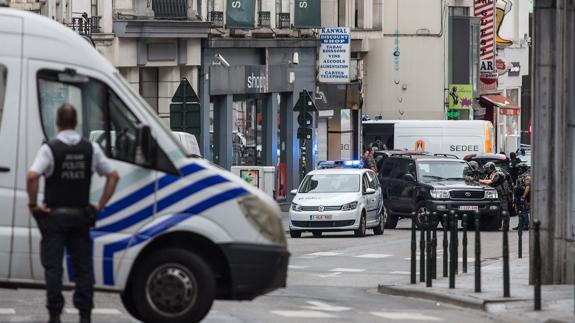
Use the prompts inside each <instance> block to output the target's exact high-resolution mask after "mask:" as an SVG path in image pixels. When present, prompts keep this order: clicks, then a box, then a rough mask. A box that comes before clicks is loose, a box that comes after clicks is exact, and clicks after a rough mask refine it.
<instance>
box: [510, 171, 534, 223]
mask: <svg viewBox="0 0 575 323" xmlns="http://www.w3.org/2000/svg"><path fill="white" fill-rule="evenodd" d="M519 174H520V175H519V177H518V178H517V186H516V189H515V199H516V205H517V210H518V212H519V223H518V224H517V226H516V227H515V228H513V230H518V229H519V227H523V230H529V212H530V210H531V198H530V197H531V173H530V171H529V167H527V166H523V165H519Z"/></svg>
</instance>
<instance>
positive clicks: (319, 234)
mask: <svg viewBox="0 0 575 323" xmlns="http://www.w3.org/2000/svg"><path fill="white" fill-rule="evenodd" d="M312 233H313V236H314V237H316V238H319V237H321V234H322V233H323V232H321V231H313V232H312Z"/></svg>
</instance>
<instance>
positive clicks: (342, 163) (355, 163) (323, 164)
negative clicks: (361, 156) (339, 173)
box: [317, 160, 363, 169]
mask: <svg viewBox="0 0 575 323" xmlns="http://www.w3.org/2000/svg"><path fill="white" fill-rule="evenodd" d="M362 167H363V161H361V160H325V161H320V162H318V163H317V168H318V169H327V168H362Z"/></svg>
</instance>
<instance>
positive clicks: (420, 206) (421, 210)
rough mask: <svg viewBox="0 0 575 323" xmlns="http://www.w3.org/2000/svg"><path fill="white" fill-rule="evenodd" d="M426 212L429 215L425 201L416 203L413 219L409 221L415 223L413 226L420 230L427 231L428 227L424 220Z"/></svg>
mask: <svg viewBox="0 0 575 323" xmlns="http://www.w3.org/2000/svg"><path fill="white" fill-rule="evenodd" d="M426 212H429V213H430V214H431V211H430V210H429V208H428V207H427V205H426V203H425V201H419V202H417V204H416V205H415V218H414V219H411V221H415V225H416V226H417V227H418V228H420V229H422V230H423V229H427V227H428V225H427V223H426V221H427V220H426V219H425V214H426ZM434 222H435V221H434ZM436 225H437V224H436Z"/></svg>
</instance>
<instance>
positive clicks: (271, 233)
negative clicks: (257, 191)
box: [238, 196, 287, 246]
mask: <svg viewBox="0 0 575 323" xmlns="http://www.w3.org/2000/svg"><path fill="white" fill-rule="evenodd" d="M238 204H239V206H240V209H241V211H242V213H243V214H244V216H245V217H246V219H247V220H248V222H249V223H250V224H251V225H252V226H253V227H254V228H256V229H257V230H258V232H259V233H260V234H261V235H262V236H263V237H264V238H266V239H267V240H269V241H271V242H274V243H277V244H280V245H282V246H286V245H287V242H286V237H285V233H284V227H283V224H282V220H281V218H280V216H279V214H278V213H277V211H276V210H274V208H272V207H271V206H270V205H268V204H267V203H266V202H264V201H262V200H260V199H259V198H258V197H256V196H250V197H246V198H243V199H241V200H239V201H238Z"/></svg>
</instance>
